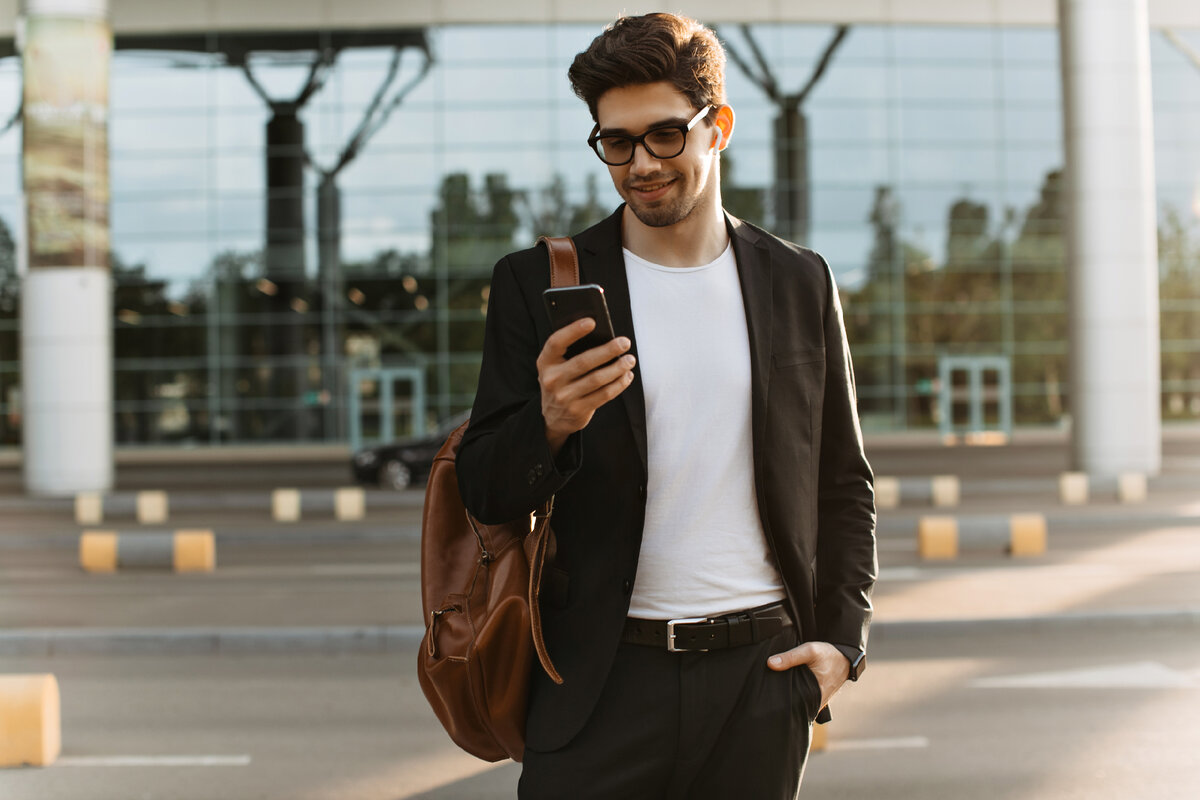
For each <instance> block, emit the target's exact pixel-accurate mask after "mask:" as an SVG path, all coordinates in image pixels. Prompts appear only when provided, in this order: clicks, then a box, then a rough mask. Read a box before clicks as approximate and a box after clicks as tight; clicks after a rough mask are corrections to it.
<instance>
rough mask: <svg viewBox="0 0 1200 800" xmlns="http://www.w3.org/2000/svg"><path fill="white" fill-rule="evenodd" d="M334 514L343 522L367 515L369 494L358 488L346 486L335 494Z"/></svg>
mask: <svg viewBox="0 0 1200 800" xmlns="http://www.w3.org/2000/svg"><path fill="white" fill-rule="evenodd" d="M333 514H334V516H335V517H337V518H338V519H339V520H341V521H343V522H349V521H355V520H360V519H363V518H364V517H366V515H367V493H366V492H364V491H363V490H362V488H361V487H358V486H345V487H342V488H341V489H338V490H337V491H335V492H334V493H333Z"/></svg>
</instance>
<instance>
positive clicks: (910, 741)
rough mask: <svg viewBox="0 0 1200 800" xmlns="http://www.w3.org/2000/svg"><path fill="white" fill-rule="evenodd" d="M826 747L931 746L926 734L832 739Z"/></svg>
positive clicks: (849, 748)
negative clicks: (842, 739)
mask: <svg viewBox="0 0 1200 800" xmlns="http://www.w3.org/2000/svg"><path fill="white" fill-rule="evenodd" d="M826 747H827V749H829V750H904V749H908V750H915V749H920V748H923V747H929V740H928V739H926V738H925V737H924V736H901V737H897V738H894V739H847V740H846V741H841V742H839V741H837V740H836V739H831V740H830V742H829V744H828V745H827V746H826Z"/></svg>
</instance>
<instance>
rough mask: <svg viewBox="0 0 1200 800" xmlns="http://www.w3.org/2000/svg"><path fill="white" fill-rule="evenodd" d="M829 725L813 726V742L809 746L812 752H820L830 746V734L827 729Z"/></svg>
mask: <svg viewBox="0 0 1200 800" xmlns="http://www.w3.org/2000/svg"><path fill="white" fill-rule="evenodd" d="M828 727H829V725H813V726H812V743H811V744H810V745H809V747H808V750H809V752H810V753H820V752H822V751H823V750H825V749H826V748H828V747H829V734H828V733H827V732H826V730H825V729H826V728H828Z"/></svg>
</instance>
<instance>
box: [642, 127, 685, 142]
mask: <svg viewBox="0 0 1200 800" xmlns="http://www.w3.org/2000/svg"><path fill="white" fill-rule="evenodd" d="M646 141H648V142H649V143H650V146H651V147H655V146H663V145H666V146H671V145H677V144H679V129H678V128H659V129H658V130H653V131H648V132H647V133H646Z"/></svg>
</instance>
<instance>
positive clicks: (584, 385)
mask: <svg viewBox="0 0 1200 800" xmlns="http://www.w3.org/2000/svg"><path fill="white" fill-rule="evenodd" d="M582 357H583V354H582V353H581V354H580V355H579V356H578V358H582ZM636 363H637V359H635V358H634V357H633V355H632V354H631V353H626V354H625V355H623V356H621V357H620V358H618V359H617V360H616V361H614V362H612V363H611V364H608V365H607V366H604V367H600V368H598V369H594V370H591V371H590V372H586V373H584V374H583V375H582V376H580V377H578V378H577V379H576V380H575V382H574V383H573V384H571V385H572V387H573V388H575V389H576V390H577V396H579V397H583V396H585V395H588V394H591V393H592V392H594V391H596V390H597V389H599V388H601V387H603V386H608V385H609V384H610V383H612V382H613V381H617V380H620V379H621V378H622V377H623V376H624V375H625V374H626V373H628V374H629V377H630V378H631V379H632V377H633V372H632V370H633V365H634V364H636Z"/></svg>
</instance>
